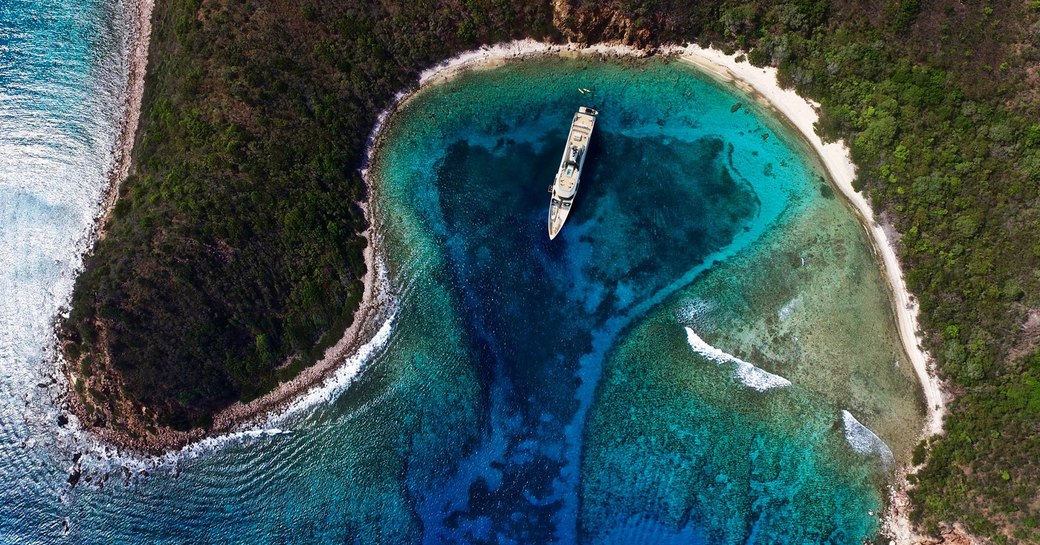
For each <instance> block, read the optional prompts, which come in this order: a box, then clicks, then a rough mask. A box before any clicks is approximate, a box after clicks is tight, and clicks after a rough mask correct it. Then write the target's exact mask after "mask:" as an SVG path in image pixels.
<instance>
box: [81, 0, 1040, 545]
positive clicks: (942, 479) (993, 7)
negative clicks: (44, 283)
mask: <svg viewBox="0 0 1040 545" xmlns="http://www.w3.org/2000/svg"><path fill="white" fill-rule="evenodd" d="M550 4H551V3H550V2H548V1H543V2H535V3H528V2H507V1H505V0H464V1H459V2H419V3H397V2H394V1H388V2H378V3H377V2H364V1H362V0H353V1H335V2H316V1H314V0H308V1H305V2H303V3H302V5H301V4H298V3H290V2H283V1H275V2H258V1H256V0H249V1H244V2H208V1H207V2H201V1H199V0H173V1H169V2H159V5H158V6H157V7H156V13H155V17H154V25H155V30H154V34H153V43H152V46H151V59H150V64H149V77H148V91H147V94H146V97H145V103H144V113H143V117H142V120H143V123H142V130H141V132H140V134H139V139H138V145H137V147H136V158H137V172H136V174H135V175H133V176H132V177H131V178H130V179H129V180H127V181H126V183H125V184H124V185H123V189H122V194H121V198H120V202H119V204H118V206H117V207H116V210H115V213H114V216H113V218H112V220H111V221H110V223H109V225H108V229H109V234H108V236H107V237H106V238H105V240H104V241H102V242H101V243H100V244H99V245H98V248H97V250H96V252H95V254H94V255H93V256H92V257H91V258H89V259H88V261H87V271H86V272H85V273H84V274H83V275H82V276H81V278H80V279H79V281H78V283H77V286H76V290H75V296H74V301H73V311H72V315H71V317H70V319H69V320H68V321H67V322H66V324H65V327H64V331H65V336H66V338H67V339H69V341H70V342H69V343H68V344H67V351H68V354H69V356H70V358H71V359H74V360H76V361H78V362H79V366H80V367H81V368H82V370H81V375H82V376H83V377H88V378H90V379H91V380H93V379H94V378H95V377H98V376H100V375H103V374H105V373H100V372H99V371H100V369H99V366H101V365H102V364H101V363H99V362H104V361H106V358H105V357H103V356H104V355H105V354H108V355H110V356H111V362H112V366H113V367H114V369H115V370H116V371H117V373H118V375H119V378H120V380H121V382H122V386H121V388H117V387H113V386H111V385H107V386H106V385H105V384H101V386H99V388H100V389H95V388H93V387H87V388H86V391H87V394H81V395H85V396H88V397H90V398H91V399H92V400H91V399H88V400H86V403H85V404H86V406H88V407H105V406H108V407H109V408H108V410H107V411H105V414H106V415H108V416H107V418H109V419H112V418H116V416H115V415H116V413H117V411H115V410H114V409H115V407H114V405H112V403H113V402H114V400H117V399H119V398H126V399H129V400H132V401H133V402H134V403H136V404H139V405H143V406H145V407H148V408H149V410H150V411H153V412H152V413H151V416H149V419H151V418H152V417H154V419H155V420H156V421H158V422H161V423H164V424H166V425H170V426H174V427H180V428H183V427H188V426H192V425H198V424H205V422H206V421H207V418H208V416H209V415H211V414H212V412H213V411H215V410H217V409H219V408H220V407H223V406H226V405H227V404H228V403H230V402H231V401H233V400H234V399H238V398H250V397H253V396H256V395H259V394H261V393H263V392H264V391H266V390H268V389H270V388H271V387H272V386H273V385H274V384H276V383H277V381H278V380H280V379H284V378H286V377H287V376H288V375H291V374H292V372H294V371H295V370H298V369H301V368H303V367H304V366H306V365H307V364H309V363H310V362H312V361H314V359H315V356H316V355H317V353H318V352H319V351H320V348H321V347H322V346H323V345H324V344H327V343H328V342H330V341H332V340H334V339H335V337H337V336H338V335H339V334H340V333H341V331H342V329H343V327H344V325H345V324H346V323H347V322H348V321H349V320H350V316H351V313H352V311H353V309H354V307H355V306H356V304H357V300H358V297H359V290H360V287H359V285H358V278H359V277H360V276H361V275H362V274H363V272H364V265H363V262H362V260H361V249H362V247H363V245H364V241H363V239H361V238H360V237H358V235H357V234H356V233H357V232H358V231H359V230H361V229H362V228H363V227H364V225H363V220H362V216H361V214H360V213H359V210H358V209H357V207H356V206H355V205H354V202H355V201H357V200H360V199H363V198H364V197H365V196H364V194H363V185H362V182H361V180H360V179H359V177H358V175H357V174H356V169H357V167H358V166H359V162H360V160H361V151H362V148H363V144H364V140H365V138H366V136H367V134H368V132H369V130H370V129H371V127H372V125H373V123H374V121H375V116H376V114H377V112H378V111H380V110H381V109H382V108H384V107H386V105H388V104H389V102H390V99H391V97H392V95H393V93H394V92H396V91H398V90H400V89H404V88H407V87H409V86H410V85H411V84H413V83H414V81H415V76H416V73H417V70H418V69H420V68H423V67H425V66H428V65H430V64H432V63H433V62H435V61H438V60H440V59H442V58H445V57H447V56H450V55H451V54H453V53H455V52H457V51H459V50H462V49H467V48H471V47H474V46H476V45H478V44H481V43H491V42H496V41H500V40H503V39H507V38H511V37H520V36H533V37H536V38H541V37H558V33H562V34H563V35H565V36H570V37H572V38H576V39H578V40H580V41H586V42H592V41H599V40H611V39H623V40H626V41H628V42H630V43H635V44H638V45H651V44H654V43H666V42H679V43H683V42H687V41H697V42H699V43H714V44H716V45H719V46H721V47H724V48H727V49H737V48H740V49H743V50H744V51H747V52H748V53H747V57H748V59H749V60H750V61H751V62H753V63H756V64H772V65H775V66H778V67H779V68H780V76H781V78H782V82H783V83H785V84H787V85H792V86H795V87H796V88H797V89H798V90H799V91H800V92H801V93H803V94H804V95H806V96H809V97H812V98H814V99H816V100H818V101H819V102H820V103H821V104H822V116H821V122H820V126H819V129H820V131H821V133H822V134H824V135H826V136H827V137H830V138H839V137H841V138H844V139H845V140H846V142H848V144H849V145H850V147H851V149H852V154H853V158H854V160H855V161H856V163H857V165H858V166H859V184H860V186H861V187H862V188H863V190H865V191H866V192H867V193H868V194H869V195H870V196H871V198H872V199H873V201H874V203H875V205H876V206H877V207H878V208H879V209H880V210H881V211H882V212H883V217H885V218H887V219H888V220H889V221H891V222H892V223H893V224H894V226H895V227H896V228H897V229H898V231H899V232H900V233H902V239H901V241H900V242H899V251H900V255H901V257H902V259H903V262H904V263H905V265H906V270H907V281H908V283H909V285H910V287H911V289H912V291H913V292H914V293H915V295H916V296H917V297H918V299H919V302H920V305H921V311H922V315H921V317H922V322H923V328H924V332H925V335H926V343H927V347H928V348H929V350H930V351H931V353H932V354H933V355H935V356H936V358H937V359H938V363H939V367H940V369H941V371H942V373H943V375H944V376H945V377H946V378H947V379H948V380H949V382H950V384H951V385H952V386H953V387H954V389H955V391H956V393H957V394H958V397H957V400H956V402H955V403H954V404H953V405H952V407H951V409H952V414H951V415H950V416H949V418H948V422H947V429H948V432H947V433H946V434H945V435H944V436H942V437H938V438H933V439H932V440H931V442H930V449H929V453H928V454H926V453H925V451H924V450H923V449H921V450H919V451H918V452H915V453H914V459H915V461H916V460H923V461H924V463H925V466H924V469H923V470H922V471H921V472H920V474H919V475H918V476H917V478H916V484H917V486H916V489H915V490H914V492H913V494H912V498H913V500H914V503H915V506H916V510H915V512H914V516H915V518H916V519H917V520H918V521H919V522H921V523H922V524H923V525H924V527H925V528H926V529H927V530H929V531H933V532H934V531H936V530H937V529H938V524H939V523H940V522H944V521H946V522H951V521H960V522H963V523H965V524H966V526H967V528H968V529H969V530H970V531H971V532H973V533H977V534H979V535H983V536H988V537H989V538H990V539H992V540H993V541H994V542H998V543H1026V542H1036V541H1037V540H1040V529H1038V525H1040V522H1038V521H1040V501H1038V499H1037V492H1036V491H1037V490H1040V438H1038V436H1040V434H1038V432H1040V429H1038V424H1037V423H1038V422H1040V419H1038V418H1037V417H1038V412H1040V355H1038V354H1037V348H1038V342H1040V320H1036V322H1035V323H1033V322H1032V321H1031V322H1029V323H1028V324H1027V325H1028V327H1023V324H1025V323H1026V318H1027V317H1028V316H1030V314H1034V315H1036V316H1037V317H1040V274H1037V273H1036V272H1035V271H1037V270H1040V268H1038V265H1040V243H1038V242H1037V241H1038V240H1040V205H1037V199H1038V198H1040V187H1038V186H1040V93H1038V92H1037V91H1036V89H1038V88H1040V75H1038V64H1040V48H1038V46H1037V44H1038V43H1040V9H1038V7H1037V6H1038V5H1040V4H1038V3H1037V2H1036V0H1021V1H1011V2H1000V3H998V2H991V1H989V0H966V1H958V2H954V1H953V0H940V1H937V2H920V1H919V0H885V1H883V2H881V3H875V2H863V1H857V0H830V1H827V0H792V1H787V2H784V1H779V0H747V1H738V0H723V1H719V2H701V3H695V2H685V1H679V0H658V1H653V0H605V1H592V0H569V2H564V3H563V4H564V5H565V6H566V7H567V8H568V9H567V10H566V11H567V14H568V15H567V17H566V18H563V19H562V20H561V21H560V22H559V24H560V28H559V29H554V28H553V13H552V6H551V5H550ZM288 358H295V359H294V360H293V364H292V365H290V366H288V367H286V368H285V369H283V371H282V372H279V371H278V366H279V365H281V364H282V363H284V362H285V361H286V360H287V359H288ZM78 389H79V387H78ZM123 414H124V417H125V414H126V413H125V411H124V413H123ZM99 418H100V417H99Z"/></svg>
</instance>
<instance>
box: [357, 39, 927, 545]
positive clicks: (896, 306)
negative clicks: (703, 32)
mask: <svg viewBox="0 0 1040 545" xmlns="http://www.w3.org/2000/svg"><path fill="white" fill-rule="evenodd" d="M654 53H655V54H659V55H668V56H677V57H678V58H679V59H681V60H682V61H683V62H687V63H689V64H691V65H694V66H696V67H697V68H699V69H700V70H702V71H703V72H705V73H707V74H709V75H711V76H713V77H715V78H716V79H718V80H720V81H722V82H724V83H727V84H730V85H734V86H736V87H737V88H738V89H740V90H741V91H743V92H745V93H747V94H748V95H750V96H751V97H752V98H753V99H755V100H756V101H757V102H759V103H760V104H761V105H763V106H765V107H767V108H769V109H770V110H772V111H774V112H775V113H777V114H779V115H780V116H781V117H782V118H783V119H784V120H785V121H786V122H787V123H788V124H789V125H790V126H791V127H793V128H794V129H796V131H797V132H798V133H799V134H800V135H801V137H802V139H803V140H804V141H805V143H806V144H808V145H809V146H810V147H811V148H812V149H813V150H814V151H815V152H816V155H817V156H818V157H819V160H820V162H821V164H822V166H823V167H824V168H825V169H826V171H827V173H828V175H829V177H830V180H831V182H832V184H833V185H834V186H835V187H836V188H837V189H838V190H839V191H840V192H841V194H842V195H844V196H845V199H846V201H847V202H848V203H849V205H851V207H852V209H853V210H854V211H855V212H856V214H857V216H858V217H859V218H860V221H861V223H862V225H863V228H864V230H865V231H866V232H867V234H868V235H869V238H870V241H871V244H872V246H873V250H874V252H875V254H876V255H877V256H878V260H879V264H880V266H881V268H882V271H883V272H884V276H885V278H886V279H887V282H888V285H889V289H890V292H891V297H892V302H893V311H894V313H895V318H896V324H897V328H898V330H899V336H900V340H901V341H902V344H903V348H904V350H905V352H906V355H907V357H908V358H909V360H910V362H911V364H912V365H913V368H914V372H915V373H916V375H917V377H918V380H919V381H920V383H921V389H922V392H923V394H924V398H925V405H926V416H925V424H924V428H923V429H922V430H921V437H929V436H931V435H935V434H939V433H942V426H943V418H944V417H945V415H946V399H945V396H944V393H943V386H942V382H941V381H940V380H939V378H938V376H937V375H936V373H935V371H934V369H933V368H932V363H931V359H930V357H929V355H928V353H927V352H925V350H924V348H923V347H922V340H921V336H920V334H919V332H918V312H919V310H918V305H917V301H916V299H915V298H914V297H913V296H912V295H911V294H910V292H909V290H908V289H907V286H906V281H905V279H904V276H903V271H902V267H901V265H900V263H899V258H898V256H897V254H896V248H895V245H894V241H893V240H892V238H891V237H890V236H889V234H888V232H887V231H886V226H884V225H883V224H881V223H879V221H878V220H877V218H876V216H875V214H874V210H873V209H872V208H871V206H870V203H869V202H868V201H867V198H866V197H865V196H864V195H863V194H861V193H858V192H856V190H855V189H853V186H852V184H853V181H854V180H855V178H856V166H855V164H854V163H853V162H852V159H851V156H850V153H849V149H848V148H847V147H846V146H845V144H844V143H843V142H841V141H838V142H829V143H826V142H824V141H823V139H821V138H820V136H819V135H817V134H816V131H815V128H814V125H815V123H816V121H817V120H818V119H819V113H818V108H819V104H816V103H814V102H812V101H810V100H808V99H805V98H803V97H801V96H799V95H798V94H797V93H796V92H795V91H794V90H791V89H784V88H782V87H781V86H780V84H779V82H778V80H777V70H776V69H775V68H772V67H766V68H760V67H756V66H753V65H751V64H750V63H749V62H747V61H746V60H740V61H738V60H737V59H738V57H740V54H739V53H734V54H731V55H727V54H725V53H723V52H722V51H720V50H718V49H714V48H704V47H700V46H697V45H689V46H685V47H679V46H666V47H662V48H660V49H658V50H656V51H655V52H654ZM648 54H649V52H647V51H643V50H640V49H636V48H633V47H629V46H625V45H621V44H595V45H591V46H587V47H583V46H579V45H576V44H564V45H561V44H546V43H542V42H536V41H534V40H518V41H513V42H506V43H501V44H496V45H493V46H485V47H482V48H480V49H476V50H473V51H468V52H465V53H462V54H459V55H457V56H455V57H453V58H451V59H449V60H446V61H444V62H441V63H439V64H437V65H435V66H433V67H431V68H429V69H427V70H425V71H424V72H423V73H422V74H421V76H420V80H419V89H422V88H423V87H425V86H427V85H432V84H436V83H440V82H444V81H448V80H450V79H452V78H454V77H457V76H458V75H459V74H461V73H463V72H465V71H468V70H486V69H491V68H495V67H497V66H501V65H503V64H504V63H506V62H509V61H510V60H514V59H522V58H528V57H539V56H547V55H560V56H576V55H604V56H613V57H644V56H647V55H648ZM419 89H416V90H414V91H412V92H410V93H407V94H402V95H399V96H398V98H397V100H396V101H395V104H394V106H393V107H392V108H391V109H389V110H388V113H389V112H392V110H393V109H396V108H397V107H400V106H401V105H402V104H404V103H406V102H407V101H408V99H409V98H410V97H411V96H413V95H414V93H416V92H418V90H419ZM381 119H382V120H385V115H384V116H383V118H381ZM372 141H373V142H377V141H378V133H375V134H374V135H373V139H372ZM908 471H910V469H909V468H904V469H903V470H901V471H899V473H898V475H897V478H896V482H895V483H894V484H893V486H892V487H891V489H890V498H889V499H890V501H889V509H888V512H887V514H886V517H885V519H884V521H883V531H884V533H885V534H886V535H887V536H888V537H890V538H891V539H892V540H893V541H894V542H895V543H898V544H912V543H920V542H923V541H926V540H928V538H927V537H926V536H920V535H917V534H915V533H914V532H913V531H912V529H911V525H910V521H909V518H908V515H909V509H910V506H909V500H908V499H907V496H906V488H907V486H908V483H907V481H906V474H907V472H908Z"/></svg>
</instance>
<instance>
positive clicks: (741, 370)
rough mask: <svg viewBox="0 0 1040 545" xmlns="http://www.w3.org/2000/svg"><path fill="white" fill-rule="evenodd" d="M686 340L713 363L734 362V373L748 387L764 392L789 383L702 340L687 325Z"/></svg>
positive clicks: (789, 383)
mask: <svg viewBox="0 0 1040 545" xmlns="http://www.w3.org/2000/svg"><path fill="white" fill-rule="evenodd" d="M686 340H687V342H689V343H690V347H692V348H693V350H694V352H697V353H698V354H700V355H701V356H704V357H705V358H708V359H709V360H711V361H713V362H715V363H718V364H725V363H732V364H736V366H737V369H736V372H735V373H734V375H735V376H736V378H737V380H739V381H740V382H741V383H743V384H744V385H745V386H747V387H748V388H751V389H753V390H756V391H759V392H764V391H766V390H771V389H773V388H785V387H787V386H790V385H791V381H789V380H787V379H786V378H784V377H781V376H780V375H774V374H773V373H770V372H768V371H766V370H764V369H759V368H758V367H755V366H754V365H752V364H750V363H748V362H746V361H744V360H742V359H740V358H738V357H736V356H733V355H731V354H727V353H725V352H723V351H722V350H719V349H718V348H715V347H714V346H712V345H710V344H708V343H706V342H704V339H702V338H700V336H698V335H697V333H695V332H694V331H693V329H690V328H689V327H687V328H686Z"/></svg>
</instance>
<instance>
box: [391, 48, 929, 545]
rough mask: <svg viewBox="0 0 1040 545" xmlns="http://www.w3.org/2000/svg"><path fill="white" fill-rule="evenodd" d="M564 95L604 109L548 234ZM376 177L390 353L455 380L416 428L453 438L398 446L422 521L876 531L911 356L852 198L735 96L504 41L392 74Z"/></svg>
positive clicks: (440, 534) (637, 65) (572, 528)
mask: <svg viewBox="0 0 1040 545" xmlns="http://www.w3.org/2000/svg"><path fill="white" fill-rule="evenodd" d="M579 87H581V88H589V89H592V90H593V93H592V94H591V95H582V94H580V93H579V92H578V91H577V89H578V88H579ZM579 105H587V106H592V107H594V108H597V109H598V110H599V111H600V112H601V115H600V118H599V121H598V122H597V133H596V135H595V136H594V138H593V140H592V144H591V151H590V155H589V158H588V163H587V167H586V172H585V173H584V174H583V178H582V179H583V182H582V184H583V185H582V188H581V192H580V194H579V198H578V203H577V204H576V205H575V210H574V212H573V213H572V215H571V218H570V219H569V221H568V224H567V226H566V227H565V228H564V230H563V232H562V234H561V236H560V237H559V238H557V240H556V241H553V242H550V241H549V240H548V238H547V236H546V233H545V216H546V210H547V203H546V201H547V193H546V189H545V188H546V187H547V186H548V185H549V183H550V182H551V180H552V176H553V174H554V172H555V168H556V164H557V161H558V155H559V149H558V148H559V146H560V143H561V142H563V140H564V138H565V135H566V129H567V126H568V122H569V119H570V116H571V114H572V113H573V112H574V111H575V110H576V109H577V107H578V106H579ZM738 105H739V107H738ZM373 176H374V182H375V189H374V199H373V201H374V202H373V205H374V207H375V210H376V211H377V218H378V219H377V221H378V222H379V225H378V228H379V232H380V233H382V236H383V237H384V238H383V246H384V247H385V249H386V252H387V256H388V258H389V262H390V264H391V269H392V277H393V281H394V282H395V284H396V285H398V286H400V287H401V290H402V292H403V296H402V299H401V307H402V309H403V310H402V315H401V317H400V320H399V322H398V323H397V324H396V332H395V335H396V338H395V340H394V341H393V342H392V345H391V346H390V348H389V349H388V358H387V359H392V360H393V361H394V363H393V364H392V367H393V368H394V369H395V370H397V371H398V372H401V373H404V374H406V375H409V376H413V377H414V380H418V381H427V380H428V381H430V388H431V389H432V388H439V387H440V386H439V385H437V384H441V382H440V381H443V380H445V379H447V378H448V377H450V380H451V386H452V387H453V388H454V390H453V391H452V392H450V393H448V392H440V393H439V394H438V395H437V396H436V397H437V398H438V399H439V400H441V401H445V404H444V405H442V406H440V407H429V408H428V410H429V411H430V412H429V413H427V414H436V415H437V416H436V417H434V418H433V422H424V423H423V424H419V426H420V428H421V430H426V431H419V432H418V435H416V436H413V437H412V439H411V440H412V441H415V440H416V439H419V440H420V443H421V444H422V445H423V448H424V449H426V448H430V447H431V446H433V445H436V447H437V449H441V450H439V452H440V453H441V454H440V455H441V456H446V458H436V457H429V456H424V455H418V452H419V451H412V453H411V454H408V455H406V458H407V459H408V462H407V465H406V467H407V472H406V477H405V479H404V480H405V481H406V483H407V496H408V497H409V498H410V499H411V501H413V502H414V505H415V509H416V516H417V518H418V521H419V523H420V524H421V528H422V532H423V536H424V541H426V542H430V543H444V542H480V541H483V540H499V541H503V540H504V541H505V542H516V543H530V542H551V541H554V540H558V541H561V542H565V543H569V542H577V541H583V542H602V543H633V542H654V543H657V542H672V541H674V542H682V543H691V542H692V543H745V542H820V543H824V542H827V543H861V542H862V540H863V539H868V538H872V537H873V536H875V534H876V532H877V526H878V517H877V513H878V512H879V510H880V509H881V508H882V503H883V499H882V485H883V483H884V481H885V478H886V477H887V472H888V471H890V470H891V469H892V464H893V463H894V460H896V459H905V457H906V454H907V452H908V451H909V447H910V441H913V439H914V437H913V435H914V434H913V433H912V432H910V433H907V430H916V429H919V428H920V422H921V406H920V400H919V396H918V394H917V390H916V387H915V384H914V378H913V375H912V372H911V370H910V368H909V367H910V366H909V365H908V364H906V363H905V356H903V354H902V351H901V349H900V345H899V342H898V337H897V336H896V333H895V329H894V325H893V323H892V317H891V309H890V307H889V304H888V302H887V299H886V292H885V287H884V283H883V282H882V280H881V278H880V274H879V272H878V270H877V266H876V264H875V263H874V261H873V258H872V256H871V255H870V250H869V245H868V241H867V240H866V239H865V237H864V236H863V234H862V231H861V230H860V228H859V226H858V225H857V224H856V221H855V219H854V217H853V216H852V214H851V212H849V211H848V210H847V209H846V208H845V207H844V205H843V203H842V202H840V201H839V200H838V199H836V198H835V196H834V193H833V191H831V189H830V187H829V186H828V185H827V183H826V181H825V179H824V177H823V175H822V174H821V171H820V169H819V168H818V167H817V166H816V164H815V162H814V160H813V158H812V157H811V156H810V155H808V153H807V152H806V150H805V149H804V148H803V147H802V146H801V145H800V143H799V142H798V141H797V140H796V139H795V138H793V137H792V136H791V135H790V134H789V133H788V131H787V130H786V129H785V127H783V126H782V125H781V124H779V123H778V122H776V121H775V120H773V119H772V118H771V117H770V115H769V114H768V113H765V112H762V111H760V110H759V109H758V108H757V107H755V105H754V104H753V103H752V102H750V101H749V100H748V99H747V97H742V96H739V95H737V94H735V93H734V92H732V91H730V90H728V89H725V88H723V87H720V86H719V85H717V84H716V83H715V82H713V81H711V80H709V79H706V78H704V77H702V76H701V75H700V74H698V73H697V72H695V71H694V70H693V69H692V68H689V67H686V66H684V65H682V64H680V63H677V62H663V61H635V60H632V61H629V62H626V63H611V62H603V61H601V60H597V59H591V58H578V59H558V58H546V59H538V60H527V61H523V62H518V63H512V64H507V65H506V66H505V67H501V68H497V69H494V70H488V71H480V72H473V73H468V74H465V75H463V76H461V77H459V78H457V79H455V80H453V81H449V82H447V83H444V84H440V85H436V86H433V87H430V88H428V89H425V90H423V91H421V92H420V93H418V94H417V95H416V96H414V97H412V98H411V99H410V100H409V101H408V102H407V104H406V105H405V106H404V107H403V108H401V109H400V110H399V111H398V112H397V113H395V114H394V116H393V117H392V119H391V122H390V124H389V126H388V128H387V129H386V131H385V133H384V135H383V138H382V140H381V145H380V148H379V150H378V153H377V155H376V158H375V162H374V164H373ZM687 328H690V329H689V331H691V332H696V334H697V335H698V337H697V338H698V339H701V336H703V339H701V341H703V342H704V343H705V344H707V343H709V342H710V343H711V345H713V346H714V347H722V348H720V349H719V352H721V353H723V354H726V355H727V357H729V359H725V358H723V359H722V361H718V360H719V358H715V359H713V358H711V357H709V356H708V355H706V354H708V352H706V351H705V350H701V351H698V349H697V348H698V347H697V346H694V344H693V343H692V341H690V337H688V334H687ZM704 339H707V341H705V340H704ZM701 348H703V347H701ZM734 354H735V355H734ZM709 355H710V354H709ZM745 360H746V361H745ZM752 362H753V363H752ZM740 365H745V366H747V367H746V368H742V367H740ZM756 366H757V367H756ZM740 369H745V371H746V372H745V374H747V373H750V374H751V375H757V376H759V377H770V376H775V377H778V378H779V377H782V378H781V379H780V380H783V381H784V382H789V383H790V385H788V386H784V387H780V388H770V389H764V390H762V391H759V389H756V388H755V387H754V383H753V381H752V383H748V381H747V380H744V381H742V380H741V377H742V375H741V372H740ZM767 382H768V381H767ZM857 415H858V416H857ZM857 418H858V419H862V421H863V422H865V423H866V424H867V426H864V425H862V424H861V423H860V421H859V420H858V419H857ZM443 425H451V426H453V427H452V428H450V429H451V430H452V431H451V432H450V433H445V431H444V430H446V429H448V428H442V427H441V426H443ZM907 426H910V427H907ZM871 430H874V431H871Z"/></svg>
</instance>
